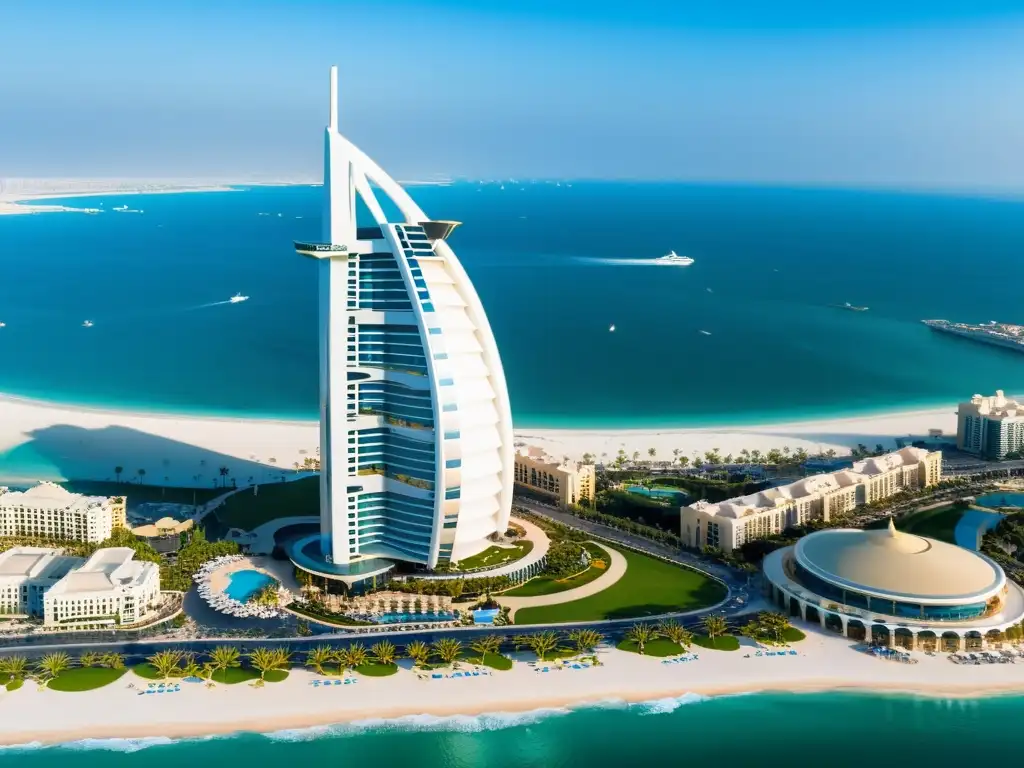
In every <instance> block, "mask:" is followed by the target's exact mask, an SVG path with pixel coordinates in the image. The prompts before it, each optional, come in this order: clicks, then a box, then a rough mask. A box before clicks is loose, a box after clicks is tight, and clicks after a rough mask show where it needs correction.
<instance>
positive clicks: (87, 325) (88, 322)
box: [82, 320, 95, 328]
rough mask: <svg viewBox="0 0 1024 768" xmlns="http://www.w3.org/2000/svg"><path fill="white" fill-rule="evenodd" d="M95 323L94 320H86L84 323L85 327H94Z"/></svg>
mask: <svg viewBox="0 0 1024 768" xmlns="http://www.w3.org/2000/svg"><path fill="white" fill-rule="evenodd" d="M94 325H95V323H94V322H93V321H92V320H86V321H85V322H84V323H82V327H83V328H92V327H93V326H94Z"/></svg>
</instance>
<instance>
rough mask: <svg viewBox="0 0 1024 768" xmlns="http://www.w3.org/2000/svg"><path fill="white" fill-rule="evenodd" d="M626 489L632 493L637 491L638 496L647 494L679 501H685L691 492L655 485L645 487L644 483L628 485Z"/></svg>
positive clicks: (656, 497)
mask: <svg viewBox="0 0 1024 768" xmlns="http://www.w3.org/2000/svg"><path fill="white" fill-rule="evenodd" d="M626 490H627V491H629V492H630V493H635V494H636V495H637V496H647V497H649V498H652V499H668V500H669V501H674V502H677V503H680V504H682V503H685V502H686V500H687V498H689V494H687V493H686V491H683V490H680V489H676V488H665V487H659V486H654V487H653V488H645V487H644V486H642V485H627V486H626Z"/></svg>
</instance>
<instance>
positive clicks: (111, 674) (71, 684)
mask: <svg viewBox="0 0 1024 768" xmlns="http://www.w3.org/2000/svg"><path fill="white" fill-rule="evenodd" d="M127 671H128V670H127V669H107V668H106V667H75V668H74V669H65V670H64V671H63V672H61V673H60V674H59V675H57V677H55V678H53V679H52V680H51V681H50V682H49V684H48V685H47V688H49V689H50V690H53V691H93V690H96V689H97V688H102V687H103V686H105V685H110V684H111V683H113V682H114V681H115V680H120V679H121V677H122V676H123V675H124V673H125V672H127Z"/></svg>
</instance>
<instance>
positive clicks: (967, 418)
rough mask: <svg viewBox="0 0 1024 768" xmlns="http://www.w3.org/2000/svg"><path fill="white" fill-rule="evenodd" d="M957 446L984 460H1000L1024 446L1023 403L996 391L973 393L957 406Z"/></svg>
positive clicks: (1019, 450) (1000, 391)
mask: <svg viewBox="0 0 1024 768" xmlns="http://www.w3.org/2000/svg"><path fill="white" fill-rule="evenodd" d="M956 447H957V448H959V449H960V450H961V451H964V452H965V453H972V454H974V455H976V456H981V457H982V458H986V459H993V460H997V461H998V460H1000V459H1004V458H1006V455H1007V454H1008V453H1009V454H1016V453H1020V452H1021V450H1022V449H1024V405H1021V404H1020V403H1018V402H1017V401H1016V400H1011V399H1010V398H1008V397H1006V395H1005V394H1003V390H1001V389H999V390H996V393H995V395H992V396H990V397H984V396H982V395H974V396H973V397H972V398H971V399H970V400H969V401H968V402H965V403H960V405H959V406H958V407H957V418H956Z"/></svg>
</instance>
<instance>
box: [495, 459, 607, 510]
mask: <svg viewBox="0 0 1024 768" xmlns="http://www.w3.org/2000/svg"><path fill="white" fill-rule="evenodd" d="M515 462H516V463H515V482H516V485H517V486H520V487H522V488H524V489H526V490H527V491H530V492H533V493H536V494H540V495H541V496H546V497H548V498H550V499H552V500H554V501H556V502H558V503H559V504H561V505H563V506H565V505H569V504H579V503H580V501H582V500H584V499H586V500H587V501H593V500H594V488H595V486H596V484H597V476H596V472H595V470H594V465H593V464H583V463H582V462H576V461H568V460H565V461H559V460H558V459H555V458H553V457H551V456H549V455H548V454H547V453H546V452H545V451H544V449H543V448H536V447H534V446H531V445H525V446H522V447H520V448H519V449H518V450H517V451H516V457H515Z"/></svg>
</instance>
